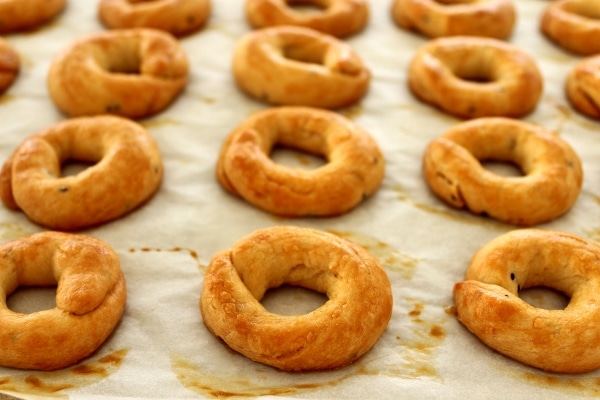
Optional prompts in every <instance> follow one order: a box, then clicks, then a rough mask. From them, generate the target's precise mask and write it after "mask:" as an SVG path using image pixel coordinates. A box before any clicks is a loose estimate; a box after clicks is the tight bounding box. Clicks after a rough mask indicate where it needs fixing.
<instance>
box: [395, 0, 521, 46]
mask: <svg viewBox="0 0 600 400" xmlns="http://www.w3.org/2000/svg"><path fill="white" fill-rule="evenodd" d="M392 17H393V19H394V21H395V22H396V23H397V24H398V25H399V26H400V27H402V28H404V29H409V30H414V31H417V32H420V33H422V34H423V35H425V36H427V37H433V38H437V37H444V36H463V35H464V36H483V37H491V38H496V39H507V38H508V37H509V36H510V35H511V33H512V31H513V28H514V25H515V20H516V10H515V6H514V4H513V1H512V0H484V1H474V2H456V1H450V2H446V1H444V2H441V1H436V0H395V1H394V3H393V5H392Z"/></svg>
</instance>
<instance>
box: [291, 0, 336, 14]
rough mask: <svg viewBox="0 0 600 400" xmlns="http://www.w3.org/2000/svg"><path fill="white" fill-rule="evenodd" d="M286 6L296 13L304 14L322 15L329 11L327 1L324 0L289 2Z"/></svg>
mask: <svg viewBox="0 0 600 400" xmlns="http://www.w3.org/2000/svg"><path fill="white" fill-rule="evenodd" d="M286 4H287V5H288V7H290V8H291V9H293V10H294V11H296V12H298V13H302V14H317V13H322V12H323V11H325V10H326V9H327V6H328V5H327V1H323V0H287V1H286Z"/></svg>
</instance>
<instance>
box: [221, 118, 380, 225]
mask: <svg viewBox="0 0 600 400" xmlns="http://www.w3.org/2000/svg"><path fill="white" fill-rule="evenodd" d="M276 144H278V145H281V146H284V147H290V148H295V149H297V150H300V151H306V152H308V153H311V154H316V155H322V156H323V157H325V159H326V160H327V163H326V164H325V165H323V166H321V167H319V168H316V169H312V170H308V169H299V168H289V167H285V166H283V165H281V164H277V163H275V162H273V161H272V160H271V159H270V158H269V154H270V152H271V149H272V148H273V147H274V146H275V145H276ZM216 173H217V179H218V181H219V183H221V185H222V186H223V187H224V188H225V189H227V190H228V191H229V192H231V193H233V194H235V195H238V196H240V197H242V198H244V199H245V200H246V201H248V202H249V203H251V204H253V205H255V206H256V207H259V208H261V209H263V210H265V211H267V212H270V213H273V214H277V215H282V216H289V217H301V216H332V215H338V214H342V213H344V212H347V211H349V210H350V209H352V208H353V207H355V206H357V205H358V204H359V203H360V202H362V201H363V200H364V199H365V198H367V197H368V196H370V195H372V194H373V193H374V192H375V191H376V190H377V189H378V188H379V186H380V184H381V181H382V180H383V177H384V174H385V161H384V158H383V154H382V152H381V150H380V149H379V146H378V145H377V143H376V142H375V140H374V139H373V138H372V137H371V136H370V135H369V134H368V133H366V132H365V131H364V130H362V129H361V128H360V127H359V126H357V125H356V124H354V123H353V122H352V121H350V120H349V119H347V118H345V117H342V116H341V115H339V114H336V113H334V112H332V111H326V110H319V109H313V108H307V107H279V108H271V109H267V110H264V111H261V112H258V113H256V114H254V115H252V116H251V117H250V118H248V119H247V120H246V121H244V122H242V123H241V124H240V125H239V126H237V127H236V128H235V129H234V130H233V131H232V132H231V133H230V134H229V136H228V137H227V139H226V140H225V142H224V143H223V146H222V148H221V152H220V155H219V160H218V163H217V168H216Z"/></svg>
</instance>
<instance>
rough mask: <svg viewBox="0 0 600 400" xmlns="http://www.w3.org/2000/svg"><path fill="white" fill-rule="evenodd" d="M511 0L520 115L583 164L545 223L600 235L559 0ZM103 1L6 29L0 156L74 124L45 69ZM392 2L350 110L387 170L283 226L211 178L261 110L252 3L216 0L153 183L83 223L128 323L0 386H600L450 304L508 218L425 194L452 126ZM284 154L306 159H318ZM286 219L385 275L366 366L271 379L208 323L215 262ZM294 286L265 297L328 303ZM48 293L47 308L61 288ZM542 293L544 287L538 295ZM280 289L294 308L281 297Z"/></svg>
mask: <svg viewBox="0 0 600 400" xmlns="http://www.w3.org/2000/svg"><path fill="white" fill-rule="evenodd" d="M515 3H516V6H517V11H518V23H517V26H516V29H515V32H514V35H513V36H512V38H511V39H510V42H512V43H513V44H515V45H517V46H519V47H520V48H522V49H524V50H525V51H527V52H529V54H531V55H532V56H534V57H535V58H536V59H537V61H538V63H539V67H540V69H541V72H542V74H543V77H544V80H545V87H544V93H543V96H542V98H541V100H540V103H539V106H538V108H537V109H536V111H535V112H534V113H532V114H531V115H529V116H527V117H526V118H524V120H527V121H530V122H533V123H537V124H540V125H542V126H544V127H546V128H548V129H550V130H552V131H555V132H556V133H558V134H560V135H561V136H562V137H563V138H564V139H565V140H567V141H568V142H569V143H571V144H572V146H573V147H574V148H575V150H576V151H577V152H578V153H579V155H580V157H581V159H582V161H583V167H584V172H585V178H584V183H583V189H582V192H581V196H580V198H579V200H578V201H577V203H576V204H575V206H574V208H573V209H572V210H571V211H570V212H569V213H568V214H567V215H565V216H564V217H562V218H560V219H558V220H555V221H553V222H551V223H548V224H545V225H542V226H541V227H544V228H552V229H557V230H562V231H566V232H570V233H574V234H577V235H580V236H583V237H584V238H587V239H592V240H595V239H598V238H600V204H599V203H600V185H599V182H600V170H599V168H600V163H599V162H598V157H597V153H598V149H600V130H599V129H598V128H599V127H600V125H599V124H598V123H597V122H595V121H592V120H589V119H586V118H584V117H582V116H580V115H579V114H577V113H576V112H574V111H573V110H572V109H571V108H570V106H569V105H568V103H567V101H566V99H565V97H564V93H563V84H564V79H565V76H566V74H567V73H568V71H569V69H570V68H571V67H572V66H573V65H574V63H575V62H576V61H577V60H578V57H575V56H573V55H570V54H567V53H566V52H565V51H563V50H561V49H560V48H558V47H556V46H555V45H553V44H552V43H550V42H549V41H548V40H547V39H546V38H544V37H543V36H542V34H541V33H540V32H539V17H540V14H541V12H542V10H543V9H544V7H546V6H547V5H548V4H549V1H544V0H518V1H515ZM96 6H97V0H69V4H68V8H67V9H66V10H65V12H64V13H63V14H61V15H60V16H59V18H57V19H56V20H55V21H53V22H52V23H50V24H49V25H48V26H45V27H43V28H41V29H40V30H38V31H35V32H32V33H26V34H10V35H6V39H7V40H8V41H9V42H10V43H11V44H12V45H13V46H14V47H15V48H16V49H17V50H18V52H19V54H20V55H21V58H22V62H23V67H22V71H21V75H20V76H19V78H18V80H17V81H16V83H15V84H14V86H13V87H12V88H11V89H10V90H9V91H8V92H7V93H6V94H5V95H3V96H2V97H0V121H1V123H0V159H2V161H3V160H4V159H5V158H6V157H7V156H8V155H9V154H10V153H11V152H12V150H13V149H14V148H15V147H16V146H17V145H18V144H19V143H20V142H21V141H22V140H23V139H24V138H25V137H27V136H28V135H30V134H32V133H34V132H36V131H38V130H40V129H43V128H46V127H48V126H50V125H52V124H54V123H56V122H58V121H61V120H63V119H64V118H65V117H64V116H63V115H61V114H60V113H58V112H57V111H56V109H55V108H54V106H53V104H52V102H51V100H50V99H49V97H48V93H47V90H46V85H45V79H46V72H47V70H48V66H49V63H50V60H51V58H52V57H53V55H55V54H56V53H57V52H58V51H59V50H60V49H62V48H64V47H65V46H67V45H68V44H69V43H70V42H71V41H73V40H74V39H76V38H78V37H81V36H84V35H86V34H89V33H92V32H98V31H101V30H104V27H103V26H102V25H100V23H99V22H98V20H97V17H96ZM390 7H391V2H390V0H380V1H376V0H372V1H371V18H370V21H369V25H368V27H367V28H366V29H365V30H364V31H363V32H361V33H360V34H358V35H356V36H354V37H352V38H350V39H348V41H349V43H351V44H352V46H353V47H354V48H355V49H356V50H357V51H358V52H359V54H361V56H362V57H363V58H364V60H365V62H366V64H367V65H368V66H369V67H370V69H371V71H372V74H373V79H372V82H371V86H370V90H369V92H368V94H367V96H366V97H365V98H364V100H363V101H362V102H361V103H360V104H359V105H356V106H355V107H352V108H350V109H348V110H344V111H343V112H344V113H345V114H346V115H348V116H349V117H350V118H352V119H353V120H354V121H355V122H356V123H357V124H359V125H361V126H362V127H363V128H365V129H366V130H367V131H369V132H370V133H371V134H372V135H373V136H374V137H375V139H376V140H377V141H378V142H379V143H380V145H381V147H382V149H383V152H384V154H385V157H386V160H387V172H386V177H385V179H384V181H383V184H382V186H381V188H380V190H379V191H378V192H377V193H376V195H375V196H373V197H372V198H371V199H369V200H368V201H367V202H365V203H364V204H361V205H360V206H359V207H357V208H356V209H354V210H352V211H351V212H350V213H348V214H346V215H343V216H339V217H335V218H323V219H308V218H302V219H282V218H277V217H274V216H271V215H269V214H267V213H265V212H262V211H260V210H258V209H256V208H253V207H252V206H250V205H249V204H247V203H245V202H244V201H242V200H240V199H238V198H234V197H232V196H230V195H229V194H227V193H226V192H225V191H223V190H222V189H221V187H220V186H219V185H218V183H217V182H216V180H215V178H214V167H215V162H216V157H217V153H218V151H219V148H220V146H221V143H222V141H223V139H224V138H225V136H226V135H227V134H228V133H229V131H230V130H231V129H232V128H234V126H236V125H237V124H238V123H240V122H242V121H243V120H244V119H245V118H246V117H247V116H249V115H250V114H251V113H253V112H255V111H258V110H261V109H263V108H265V107H267V105H265V104H261V103H259V102H256V101H254V100H251V99H249V98H247V97H245V96H244V95H243V94H242V93H241V92H240V91H239V90H238V89H237V88H236V86H235V84H234V81H233V79H232V76H231V62H230V61H231V55H232V51H233V48H234V46H235V44H236V41H237V39H238V38H239V37H240V35H242V34H243V33H245V32H247V31H248V30H249V29H250V28H249V27H248V25H247V24H246V22H245V20H244V15H243V1H242V0H220V1H216V0H215V1H214V2H213V12H212V15H211V17H210V21H209V22H208V24H207V26H206V27H205V28H204V29H203V30H202V31H200V32H197V33H195V34H193V35H191V36H189V37H186V38H183V39H181V45H182V46H183V48H184V49H185V50H186V52H187V54H188V56H189V59H190V65H191V72H190V82H189V85H188V86H187V88H186V89H185V92H184V93H183V94H182V95H181V96H180V97H179V98H178V99H177V101H176V102H175V103H174V104H173V105H172V106H171V107H170V108H168V109H167V110H165V111H164V112H162V113H160V114H159V115H156V116H154V117H152V118H149V119H147V120H143V121H141V123H143V124H144V125H145V126H146V127H147V129H148V130H149V131H150V133H151V134H152V135H153V136H154V137H155V138H156V140H157V142H158V144H159V147H160V149H161V151H162V155H163V157H164V164H165V176H164V183H163V185H162V187H161V189H160V191H159V192H158V193H157V194H156V196H155V197H154V198H153V199H152V200H151V201H150V202H149V203H147V204H146V205H145V206H143V207H142V208H140V209H139V210H137V211H135V212H134V213H132V214H130V215H128V216H126V217H125V218H122V219H120V220H117V221H113V222H110V223H107V224H105V225H103V226H100V227H98V228H94V229H90V230H86V231H83V232H81V233H83V234H87V235H92V236H96V237H98V238H100V239H102V240H104V241H105V242H107V243H108V244H110V245H111V246H112V247H113V248H114V249H115V250H116V252H117V253H118V255H119V257H120V260H121V265H122V269H123V271H124V272H125V276H126V279H127V285H128V296H129V297H128V303H127V308H126V311H125V314H124V316H123V318H122V320H121V322H120V324H119V325H118V326H117V328H116V330H115V332H114V334H113V335H112V336H111V337H110V338H109V340H107V341H106V342H105V343H104V344H103V345H102V346H101V347H100V348H99V349H98V351H97V353H96V354H94V355H92V356H91V357H89V358H88V359H86V360H84V361H83V362H82V363H81V364H80V365H79V366H78V367H77V368H76V369H71V368H68V369H65V370H62V371H56V372H51V373H42V372H37V371H20V370H14V369H9V368H0V392H1V393H5V394H10V395H13V396H17V397H21V398H38V396H39V397H47V396H52V397H59V398H61V397H62V398H73V399H85V398H90V399H93V398H121V397H127V398H145V399H147V398H214V397H217V396H220V397H225V398H234V397H235V396H243V397H264V398H267V397H271V396H288V397H290V398H306V399H317V398H341V399H350V398H353V399H354V398H363V399H366V398H369V399H396V398H441V397H443V398H474V397H476V398H488V399H489V398H528V399H532V398H544V399H553V398H557V399H558V398H564V397H565V396H566V395H580V396H591V395H597V394H598V393H600V379H599V378H600V375H598V373H590V374H585V375H578V376H564V375H554V374H546V373H543V372H541V371H539V370H536V369H532V368H528V367H526V366H524V365H522V364H520V363H518V362H515V361H512V360H510V359H507V358H505V357H504V356H502V355H500V354H498V353H496V352H494V351H492V350H490V349H489V348H487V347H486V346H484V345H483V344H482V343H481V342H480V341H479V340H478V339H477V338H475V337H474V336H473V335H471V334H470V333H469V332H468V331H467V330H466V329H465V328H464V327H463V326H462V325H460V324H459V323H458V322H457V321H456V319H455V317H454V315H453V314H452V312H451V309H450V307H451V306H452V305H453V301H452V286H453V284H454V283H455V282H456V281H458V280H461V279H462V277H463V274H464V272H465V269H466V267H467V263H468V261H469V258H470V257H471V255H472V254H473V253H474V252H475V251H476V250H477V249H478V248H480V247H481V246H483V245H484V244H486V243H487V242H488V241H489V240H491V239H492V238H494V237H496V236H498V235H500V234H502V233H504V232H507V231H509V230H511V229H514V227H512V226H509V225H504V224H501V223H497V222H494V221H492V220H488V219H484V218H481V217H477V216H472V215H471V214H469V213H467V212H464V211H457V210H451V209H449V208H448V207H447V206H445V205H444V204H443V203H442V202H441V201H440V200H438V199H437V198H436V197H435V196H434V195H432V193H431V192H430V191H429V190H428V188H427V186H426V184H425V182H424V180H423V178H422V176H421V156H422V152H423V150H424V148H425V146H426V145H427V143H428V142H429V141H430V140H432V139H433V138H435V137H437V136H438V135H440V134H442V133H443V132H444V131H445V130H446V129H447V128H449V127H451V126H453V125H454V124H456V123H458V122H459V121H458V120H457V119H455V118H453V117H450V116H447V115H445V114H443V113H441V112H439V111H437V110H434V109H433V108H431V107H429V106H427V105H424V104H422V103H420V102H418V101H417V100H415V98H414V97H413V96H412V95H411V94H410V93H409V91H408V90H407V86H406V71H407V65H408V62H409V61H410V59H411V57H412V55H413V54H414V52H415V50H416V49H417V48H418V47H419V46H420V45H422V44H424V43H425V42H426V40H427V39H426V38H424V37H421V36H419V35H416V34H413V33H409V32H405V31H403V30H401V29H400V28H398V27H397V26H396V25H395V24H394V23H393V22H392V20H391V17H390ZM283 158H284V159H285V158H286V157H283ZM287 158H288V159H289V158H290V157H287ZM291 159H292V161H294V160H296V161H297V162H298V163H299V164H303V163H305V162H307V161H306V160H309V159H310V158H309V157H307V158H302V157H298V156H296V155H293V156H292V157H291ZM282 224H293V225H299V226H308V227H313V228H317V229H322V230H329V231H334V232H337V233H338V234H341V235H343V236H345V237H348V238H350V239H352V240H355V241H356V242H358V243H359V244H362V245H363V246H365V247H366V248H367V249H368V250H370V251H371V252H372V253H373V254H374V255H375V256H376V257H378V258H379V259H380V261H381V263H382V264H383V265H384V266H385V268H386V270H387V271H388V273H389V276H390V279H391V281H392V284H393V291H394V302H395V304H394V310H393V315H392V319H391V321H390V324H389V327H388V329H387V331H386V332H385V333H384V334H383V336H382V337H381V339H380V340H379V341H378V342H377V344H376V345H375V346H374V348H373V349H372V351H370V352H369V353H367V354H366V355H365V356H364V357H363V358H362V359H360V360H359V361H358V362H357V363H356V364H354V365H351V366H349V367H347V368H343V369H341V370H338V371H332V372H318V373H303V374H290V373H282V372H278V371H276V370H273V369H272V368H270V367H267V366H264V365H260V364H256V363H253V362H251V361H249V360H248V359H246V358H245V357H243V356H241V355H239V354H237V353H234V352H232V351H230V350H228V349H227V348H226V347H225V346H224V345H223V344H221V343H220V342H219V341H218V340H217V339H215V337H213V336H212V335H211V334H210V333H209V332H208V331H207V329H206V328H205V327H204V325H203V324H202V319H201V316H200V313H199V310H198V299H199V295H200V290H201V287H202V280H203V274H204V271H205V268H206V265H207V264H208V262H209V260H210V257H211V255H212V254H213V253H215V252H216V251H218V250H222V249H226V248H228V247H229V246H230V245H231V244H232V243H233V242H235V241H237V240H238V239H240V238H242V237H243V236H245V235H247V234H249V233H250V232H252V231H254V230H255V229H257V228H262V227H268V226H273V225H282ZM41 230H42V228H41V227H39V226H37V225H35V224H33V223H31V222H29V221H28V220H27V218H26V217H25V216H24V214H22V213H20V212H12V211H9V210H7V209H6V208H5V207H3V206H0V239H1V240H2V241H9V240H11V239H15V238H17V237H19V236H23V235H26V234H30V233H34V232H37V231H41ZM33 292H34V293H33V294H31V295H28V294H27V293H25V292H24V293H23V294H24V296H21V297H22V298H24V299H23V300H18V299H15V300H14V302H15V303H17V304H19V303H23V304H25V305H26V304H27V303H28V302H31V301H33V300H31V299H32V298H35V296H36V295H35V293H36V292H35V291H33ZM283 292H284V293H283V295H282V296H280V297H271V298H270V299H269V301H268V303H267V304H268V306H269V307H271V306H272V307H274V308H273V309H274V310H279V311H280V312H284V311H286V310H288V309H289V308H291V309H292V311H293V310H296V311H298V310H299V311H300V312H303V310H304V311H306V310H309V309H310V307H317V306H318V305H319V304H320V303H319V302H320V301H322V297H320V296H314V295H312V293H306V292H305V291H300V290H298V291H291V290H287V291H286V290H283ZM43 296H45V298H46V301H47V300H48V297H50V299H51V297H52V292H50V296H48V293H47V292H46V294H45V295H43ZM43 296H42V297H43ZM533 298H537V299H538V300H539V299H540V296H539V295H538V294H535V293H534V295H533ZM28 299H29V300H28ZM286 300H289V301H292V302H295V303H299V304H300V305H299V306H298V308H296V306H294V305H292V306H289V305H286V303H285V301H286ZM542 300H543V299H542ZM303 307H304V308H303ZM286 312H287V311H286ZM0 329H1V325H0ZM590 329H593V328H592V327H590Z"/></svg>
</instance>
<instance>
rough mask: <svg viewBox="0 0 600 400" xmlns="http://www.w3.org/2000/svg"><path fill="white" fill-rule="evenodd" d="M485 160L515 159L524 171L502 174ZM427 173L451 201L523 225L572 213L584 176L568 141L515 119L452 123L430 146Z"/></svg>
mask: <svg viewBox="0 0 600 400" xmlns="http://www.w3.org/2000/svg"><path fill="white" fill-rule="evenodd" d="M480 160H481V161H484V160H488V161H492V160H496V161H501V162H512V163H515V164H516V165H517V166H519V167H520V168H521V170H522V171H523V173H524V176H517V177H505V176H500V175H497V174H495V173H493V172H491V171H488V170H487V169H485V168H484V167H483V166H482V165H481V163H480ZM423 173H424V175H425V180H426V181H427V183H428V185H429V186H430V187H431V189H432V190H433V192H434V193H435V194H436V195H437V196H439V197H440V198H441V199H443V200H444V201H445V202H446V203H448V204H449V205H451V206H453V207H457V208H466V209H468V210H470V211H471V212H473V213H475V214H485V215H488V216H490V217H492V218H495V219H497V220H500V221H503V222H507V223H510V224H515V225H522V226H527V225H534V224H538V223H542V222H546V221H550V220H552V219H554V218H557V217H558V216H560V215H562V214H564V213H565V212H567V211H568V210H569V209H570V208H571V207H572V205H573V204H574V203H575V201H576V200H577V198H578V196H579V192H580V190H581V184H582V180H583V171H582V167H581V161H580V160H579V157H578V156H577V154H576V153H575V151H574V150H573V149H572V148H571V146H569V144H568V143H567V142H565V141H564V140H562V139H561V138H560V137H559V136H557V135H554V134H553V133H551V132H548V131H546V130H545V129H543V128H541V127H539V126H537V125H533V124H529V123H526V122H521V121H518V120H514V119H510V118H480V119H475V120H471V121H468V122H463V123H461V124H458V125H456V126H455V127H453V128H451V129H450V130H448V131H447V132H446V133H444V134H443V135H442V136H440V137H438V138H437V139H435V140H433V141H432V142H431V143H430V144H429V145H428V146H427V149H426V150H425V153H424V156H423Z"/></svg>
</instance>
